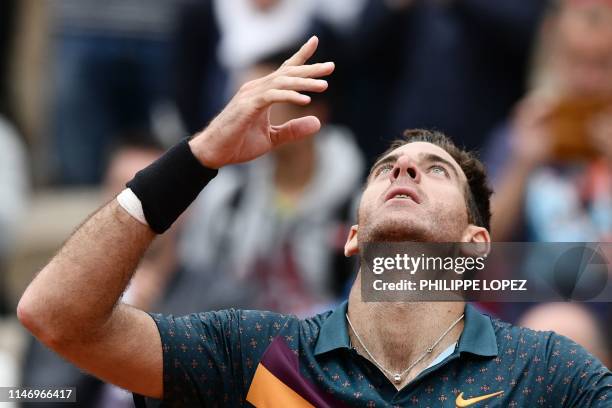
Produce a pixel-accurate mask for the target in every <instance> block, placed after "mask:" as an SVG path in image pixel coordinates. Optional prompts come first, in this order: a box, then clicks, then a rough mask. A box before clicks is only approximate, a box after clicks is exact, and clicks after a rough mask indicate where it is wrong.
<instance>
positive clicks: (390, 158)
mask: <svg viewBox="0 0 612 408" xmlns="http://www.w3.org/2000/svg"><path fill="white" fill-rule="evenodd" d="M398 157H399V155H398V154H397V153H394V154H389V155H387V156H385V157H383V158H382V159H380V160H378V161H377V162H376V163H374V165H373V166H372V169H371V170H370V174H369V175H368V178H370V176H372V174H374V172H375V171H376V169H377V168H379V167H380V166H382V165H383V164H387V163H389V162H393V163H395V162H396V161H397V159H398Z"/></svg>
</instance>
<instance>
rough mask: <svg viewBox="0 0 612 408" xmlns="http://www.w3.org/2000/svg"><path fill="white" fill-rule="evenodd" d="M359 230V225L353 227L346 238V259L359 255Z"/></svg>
mask: <svg viewBox="0 0 612 408" xmlns="http://www.w3.org/2000/svg"><path fill="white" fill-rule="evenodd" d="M358 230H359V226H358V225H353V226H351V230H350V231H349V233H348V236H347V237H346V244H344V256H346V257H349V256H353V255H357V254H358V253H359V242H358V239H357V232H358Z"/></svg>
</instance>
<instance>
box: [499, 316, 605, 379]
mask: <svg viewBox="0 0 612 408" xmlns="http://www.w3.org/2000/svg"><path fill="white" fill-rule="evenodd" d="M491 321H492V323H493V326H494V328H495V334H496V337H497V343H498V347H499V354H500V355H504V354H506V355H509V354H515V358H517V359H524V360H526V361H528V362H529V363H530V365H537V364H538V363H540V362H541V363H542V364H543V365H544V366H545V367H547V370H546V372H547V373H548V374H549V375H558V376H562V377H563V380H564V381H565V382H568V381H569V380H568V378H573V377H576V376H582V378H584V377H585V376H586V375H587V373H588V374H593V375H603V374H606V373H608V374H609V373H610V372H609V370H608V369H607V368H606V367H605V366H604V365H603V364H602V363H601V362H600V361H599V360H598V359H597V358H596V357H594V356H593V355H592V354H591V353H589V352H588V351H587V350H586V349H585V348H584V347H582V346H581V345H579V344H577V343H576V342H574V341H573V340H571V339H569V338H567V337H565V336H562V335H560V334H557V333H555V332H552V331H537V330H532V329H528V328H525V327H520V326H515V325H512V324H510V323H506V322H503V321H501V320H499V319H495V318H492V319H491Z"/></svg>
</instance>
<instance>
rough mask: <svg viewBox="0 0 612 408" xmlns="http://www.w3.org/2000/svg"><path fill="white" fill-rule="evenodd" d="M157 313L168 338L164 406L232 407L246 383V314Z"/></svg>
mask: <svg viewBox="0 0 612 408" xmlns="http://www.w3.org/2000/svg"><path fill="white" fill-rule="evenodd" d="M151 316H152V317H153V319H154V320H155V323H156V324H157V327H158V329H159V333H160V336H161V341H162V350H163V362H164V368H163V370H164V371H163V377H164V378H163V384H164V398H163V406H170V407H174V406H203V407H204V406H226V405H232V400H233V399H234V398H239V397H240V396H239V395H236V394H237V393H236V392H235V391H236V390H237V385H238V384H240V383H241V382H242V367H241V358H240V336H239V331H240V329H239V324H240V312H239V311H236V310H224V311H219V312H206V313H194V314H190V315H187V316H183V317H174V316H172V315H169V316H164V315H160V314H151Z"/></svg>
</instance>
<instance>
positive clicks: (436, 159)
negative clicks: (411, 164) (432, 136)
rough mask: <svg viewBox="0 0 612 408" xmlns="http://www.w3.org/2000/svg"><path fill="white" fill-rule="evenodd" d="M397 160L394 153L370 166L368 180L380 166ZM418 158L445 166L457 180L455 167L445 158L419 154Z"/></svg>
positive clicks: (397, 156) (432, 154)
mask: <svg viewBox="0 0 612 408" xmlns="http://www.w3.org/2000/svg"><path fill="white" fill-rule="evenodd" d="M398 158H399V155H398V154H397V153H394V154H390V155H388V156H385V157H383V158H382V159H380V160H378V161H377V162H376V163H374V165H373V166H372V170H370V174H369V175H368V178H370V177H371V176H372V174H373V173H374V172H375V171H376V169H378V168H379V167H380V166H382V165H383V164H387V163H389V162H392V163H394V162H395V161H397V159H398ZM419 158H420V159H421V160H422V161H425V162H430V163H432V162H433V163H442V164H445V165H446V166H447V167H449V168H450V169H451V171H452V172H453V174H454V175H455V177H456V178H459V173H458V172H457V169H455V166H453V164H452V163H451V162H450V161H448V160H446V159H445V158H443V157H440V156H438V155H437V154H434V153H420V154H419Z"/></svg>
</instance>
